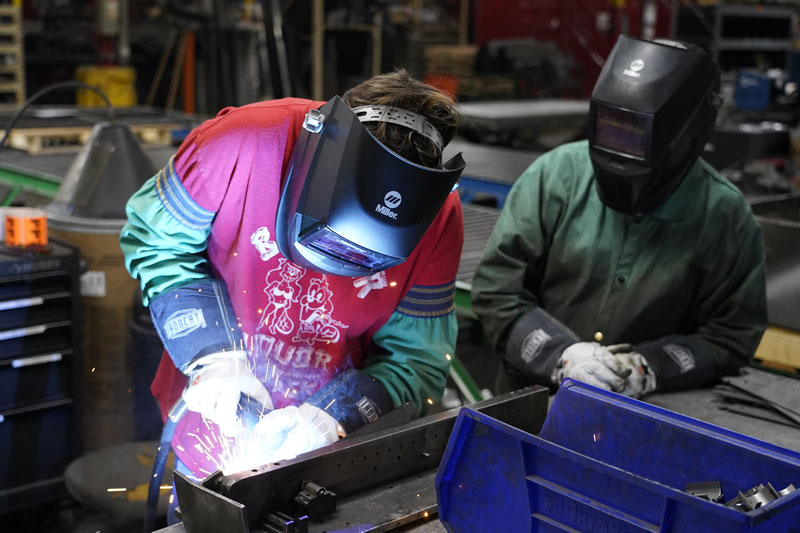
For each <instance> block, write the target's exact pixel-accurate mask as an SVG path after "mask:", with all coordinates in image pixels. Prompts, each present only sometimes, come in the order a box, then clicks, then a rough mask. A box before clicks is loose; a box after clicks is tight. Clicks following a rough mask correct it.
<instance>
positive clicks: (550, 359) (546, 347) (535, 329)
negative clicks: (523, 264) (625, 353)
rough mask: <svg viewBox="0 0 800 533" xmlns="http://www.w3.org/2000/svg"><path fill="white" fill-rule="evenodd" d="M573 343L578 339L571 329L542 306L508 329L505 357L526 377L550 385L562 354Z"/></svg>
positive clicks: (519, 319)
mask: <svg viewBox="0 0 800 533" xmlns="http://www.w3.org/2000/svg"><path fill="white" fill-rule="evenodd" d="M576 342H580V338H579V337H578V336H577V335H576V334H575V333H574V332H573V331H572V330H570V329H569V328H568V327H567V326H565V325H564V324H562V323H561V322H559V321H558V320H556V319H555V318H554V317H553V316H551V315H550V314H549V313H548V312H547V311H545V310H544V309H542V308H541V307H535V308H533V309H531V310H529V311H527V312H525V313H523V314H522V316H520V317H519V318H518V319H517V320H516V322H514V325H513V326H511V331H510V333H509V335H508V341H507V342H506V349H505V354H504V358H505V360H506V362H507V363H509V364H510V365H511V366H513V367H514V368H516V369H517V370H518V371H519V372H521V373H522V374H523V375H524V376H526V377H527V378H529V379H532V380H533V381H534V382H536V383H540V384H549V383H550V379H551V373H552V370H553V368H554V367H555V365H556V361H558V358H559V357H561V353H562V352H563V351H564V349H565V348H567V347H568V346H570V345H571V344H574V343H576Z"/></svg>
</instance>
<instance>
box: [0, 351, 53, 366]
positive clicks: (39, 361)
mask: <svg viewBox="0 0 800 533" xmlns="http://www.w3.org/2000/svg"><path fill="white" fill-rule="evenodd" d="M61 359H62V356H61V354H60V353H51V354H48V355H35V356H33V357H23V358H22V359H14V360H12V361H11V368H22V367H24V366H36V365H43V364H45V363H57V362H59V361H61Z"/></svg>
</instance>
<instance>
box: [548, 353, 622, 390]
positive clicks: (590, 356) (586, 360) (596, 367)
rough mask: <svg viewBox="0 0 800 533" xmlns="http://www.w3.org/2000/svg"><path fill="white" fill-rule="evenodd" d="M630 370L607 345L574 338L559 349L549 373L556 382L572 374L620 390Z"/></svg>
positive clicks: (574, 377) (554, 382)
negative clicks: (574, 341) (572, 341)
mask: <svg viewBox="0 0 800 533" xmlns="http://www.w3.org/2000/svg"><path fill="white" fill-rule="evenodd" d="M630 373H631V369H630V368H628V367H626V366H625V365H623V363H622V361H621V360H620V359H617V357H616V356H615V355H614V353H613V352H612V351H611V350H609V348H608V347H606V346H603V345H602V344H599V343H597V342H576V343H575V344H572V345H570V346H568V347H567V348H566V349H565V350H564V351H563V352H562V353H561V357H559V358H558V361H557V362H556V365H555V367H554V368H553V371H552V373H551V375H550V377H551V380H552V382H553V384H555V385H558V384H560V383H561V381H563V380H564V379H565V378H572V379H575V380H577V381H582V382H583V383H587V384H589V385H593V386H595V387H599V388H602V389H606V390H610V391H614V392H621V391H622V390H623V389H624V388H625V385H626V382H625V378H626V377H627V376H628V374H630Z"/></svg>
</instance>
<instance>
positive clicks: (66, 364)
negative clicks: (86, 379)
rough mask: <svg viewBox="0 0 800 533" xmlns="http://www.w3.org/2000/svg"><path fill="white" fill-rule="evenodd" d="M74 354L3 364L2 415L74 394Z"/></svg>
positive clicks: (66, 352)
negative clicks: (34, 403) (20, 407)
mask: <svg viewBox="0 0 800 533" xmlns="http://www.w3.org/2000/svg"><path fill="white" fill-rule="evenodd" d="M71 355H72V350H63V351H60V352H51V353H42V354H36V355H31V356H21V357H17V358H14V359H6V360H0V411H2V410H3V409H9V408H12V407H14V406H15V405H29V404H31V403H33V402H44V401H50V400H56V399H61V398H67V397H69V396H70V395H71V394H72V375H71V374H72V372H71V370H72V368H71V367H72V365H71V363H72V362H71V360H70V357H71Z"/></svg>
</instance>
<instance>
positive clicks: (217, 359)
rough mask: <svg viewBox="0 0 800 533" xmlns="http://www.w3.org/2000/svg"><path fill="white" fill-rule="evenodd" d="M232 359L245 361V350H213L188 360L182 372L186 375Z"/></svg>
mask: <svg viewBox="0 0 800 533" xmlns="http://www.w3.org/2000/svg"><path fill="white" fill-rule="evenodd" d="M232 360H239V361H242V362H246V361H247V352H246V351H244V350H228V351H226V352H214V353H211V354H207V355H201V356H200V357H198V358H197V359H194V360H193V361H191V362H189V364H187V365H186V366H185V367H184V368H183V369H181V370H182V371H183V373H184V374H186V375H187V376H188V375H190V374H192V373H194V372H197V371H200V370H202V369H203V368H207V367H209V366H212V365H216V364H219V363H229V362H230V361H232Z"/></svg>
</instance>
